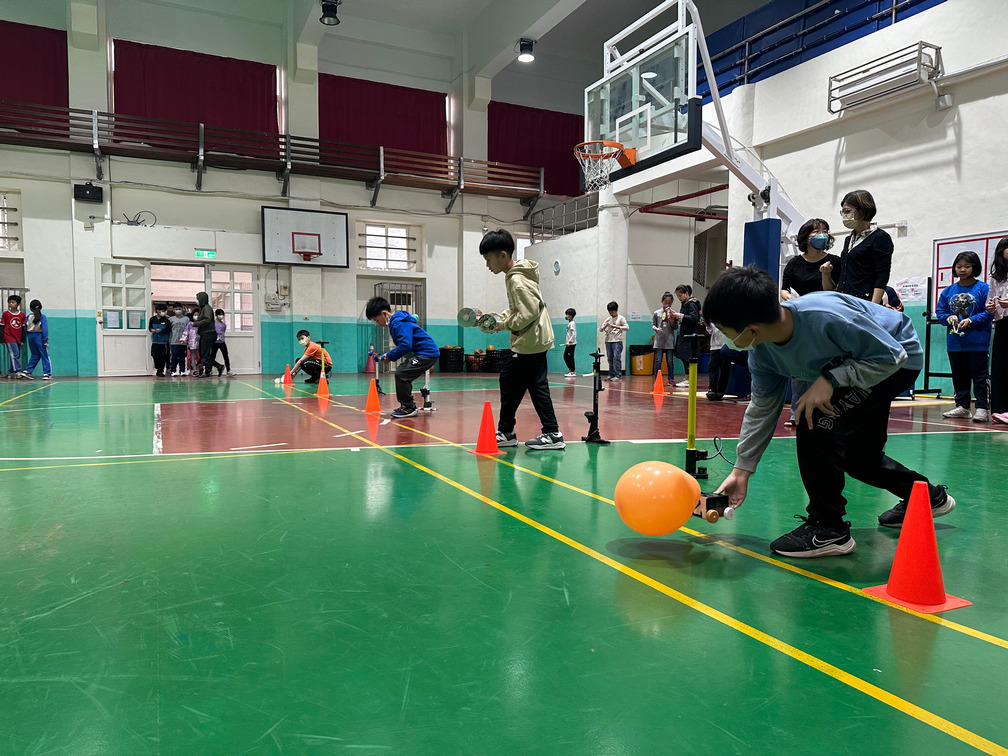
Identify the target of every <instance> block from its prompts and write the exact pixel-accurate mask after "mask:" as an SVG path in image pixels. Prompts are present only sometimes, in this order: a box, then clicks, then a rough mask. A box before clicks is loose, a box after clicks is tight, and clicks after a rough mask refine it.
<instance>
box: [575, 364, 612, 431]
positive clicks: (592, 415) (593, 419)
mask: <svg viewBox="0 0 1008 756" xmlns="http://www.w3.org/2000/svg"><path fill="white" fill-rule="evenodd" d="M590 356H591V358H592V359H593V360H594V362H593V363H592V408H591V410H589V411H588V412H585V413H584V414H585V417H586V418H588V435H587V436H581V440H582V441H586V442H588V443H590V444H608V443H609V442H608V441H606V440H605V439H604V438H602V436H601V435H599V429H598V395H599V391H605V389H604V388H602V372H601V367H602V353H601V352H599V351H598V350H596V351H594V352H592V354H591V355H590Z"/></svg>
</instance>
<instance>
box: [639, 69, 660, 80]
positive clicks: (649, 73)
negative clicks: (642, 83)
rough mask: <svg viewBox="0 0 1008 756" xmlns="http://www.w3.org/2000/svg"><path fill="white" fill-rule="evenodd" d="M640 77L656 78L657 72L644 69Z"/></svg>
mask: <svg viewBox="0 0 1008 756" xmlns="http://www.w3.org/2000/svg"><path fill="white" fill-rule="evenodd" d="M640 77H641V78H642V79H657V78H658V74H657V73H655V72H654V71H645V72H644V73H642V74H641V75H640Z"/></svg>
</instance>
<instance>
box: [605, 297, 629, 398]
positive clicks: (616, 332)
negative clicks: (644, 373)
mask: <svg viewBox="0 0 1008 756" xmlns="http://www.w3.org/2000/svg"><path fill="white" fill-rule="evenodd" d="M606 310H607V311H608V312H609V317H608V318H606V319H605V320H603V321H602V325H600V326H599V333H604V334H605V350H606V360H607V361H608V363H609V380H610V381H618V380H620V379H621V378H622V377H623V334H624V333H626V332H627V331H629V330H630V326H629V325H627V322H626V318H624V317H623V316H622V315H620V314H619V304H618V303H617V302H610V303H609V304H607V305H606Z"/></svg>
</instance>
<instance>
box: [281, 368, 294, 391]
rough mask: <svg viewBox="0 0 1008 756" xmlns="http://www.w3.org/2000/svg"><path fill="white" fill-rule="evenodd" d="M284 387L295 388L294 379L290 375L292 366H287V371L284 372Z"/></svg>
mask: <svg viewBox="0 0 1008 756" xmlns="http://www.w3.org/2000/svg"><path fill="white" fill-rule="evenodd" d="M283 385H284V386H293V385H294V378H293V377H291V373H290V365H287V370H285V371H284V379H283Z"/></svg>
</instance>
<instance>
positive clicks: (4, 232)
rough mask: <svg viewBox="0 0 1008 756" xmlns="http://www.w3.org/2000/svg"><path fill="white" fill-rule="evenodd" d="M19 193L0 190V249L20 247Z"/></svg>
mask: <svg viewBox="0 0 1008 756" xmlns="http://www.w3.org/2000/svg"><path fill="white" fill-rule="evenodd" d="M20 205H21V195H20V194H19V193H17V192H0V249H3V250H7V251H12V252H13V251H15V250H20V249H21V248H22V246H21V245H22V238H21V237H22V228H23V227H22V226H21V208H20Z"/></svg>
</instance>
